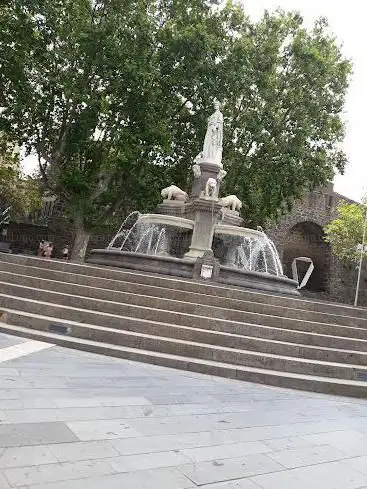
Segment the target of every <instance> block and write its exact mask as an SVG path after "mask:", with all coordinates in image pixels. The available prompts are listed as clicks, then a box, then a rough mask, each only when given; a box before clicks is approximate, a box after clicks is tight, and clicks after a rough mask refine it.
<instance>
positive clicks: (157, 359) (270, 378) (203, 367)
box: [0, 323, 367, 398]
mask: <svg viewBox="0 0 367 489" xmlns="http://www.w3.org/2000/svg"><path fill="white" fill-rule="evenodd" d="M0 331H1V332H3V333H7V334H13V335H17V336H21V337H25V338H32V339H36V340H39V341H45V342H48V343H54V344H57V345H60V346H65V347H68V348H75V349H78V350H84V351H88V352H93V353H99V354H103V355H110V356H114V357H118V358H124V359H129V360H134V361H140V362H144V363H152V364H154V365H160V366H165V367H171V368H178V369H182V370H188V371H193V372H200V373H204V374H210V375H217V376H223V377H227V378H232V379H237V380H242V381H249V382H256V383H261V384H267V385H273V386H278V387H288V388H292V389H301V390H307V391H313V392H322V393H329V394H337V395H346V396H354V397H363V398H365V397H367V382H364V381H355V380H346V379H334V378H330V377H321V376H314V375H305V374H295V373H289V372H282V371H274V370H269V369H265V368H260V369H258V368H253V367H247V366H240V365H233V364H227V363H222V362H217V361H214V360H211V361H209V360H202V359H198V358H190V357H185V356H182V355H172V354H166V353H162V352H152V351H148V350H144V349H142V348H129V347H126V346H120V345H111V344H106V343H100V342H98V341H92V340H86V339H80V338H74V337H73V338H72V337H66V336H62V335H59V334H53V333H49V332H44V331H36V330H32V329H29V328H23V327H20V326H12V325H9V324H4V323H0Z"/></svg>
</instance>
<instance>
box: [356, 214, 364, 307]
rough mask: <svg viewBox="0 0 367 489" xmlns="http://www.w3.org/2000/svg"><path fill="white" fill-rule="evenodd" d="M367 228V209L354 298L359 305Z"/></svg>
mask: <svg viewBox="0 0 367 489" xmlns="http://www.w3.org/2000/svg"><path fill="white" fill-rule="evenodd" d="M366 230H367V211H366V215H365V216H364V225H363V238H362V246H361V256H360V257H359V267H358V278H357V287H356V295H355V298H354V305H355V306H357V303H358V294H359V284H360V282H361V273H362V264H363V253H364V251H365V249H364V248H365V244H364V243H365V241H366Z"/></svg>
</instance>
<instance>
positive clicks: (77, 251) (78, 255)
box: [71, 219, 90, 262]
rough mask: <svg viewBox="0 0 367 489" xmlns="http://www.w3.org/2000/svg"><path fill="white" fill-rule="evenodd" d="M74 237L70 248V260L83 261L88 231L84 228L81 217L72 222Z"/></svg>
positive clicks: (88, 235) (88, 236)
mask: <svg viewBox="0 0 367 489" xmlns="http://www.w3.org/2000/svg"><path fill="white" fill-rule="evenodd" d="M74 230H75V237H74V243H73V247H72V250H71V260H72V261H76V262H84V259H85V254H86V251H87V246H88V242H89V238H90V233H89V232H88V231H87V230H86V229H85V227H84V223H83V221H82V219H76V220H75V223H74Z"/></svg>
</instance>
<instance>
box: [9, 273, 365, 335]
mask: <svg viewBox="0 0 367 489" xmlns="http://www.w3.org/2000/svg"><path fill="white" fill-rule="evenodd" d="M0 291H1V293H2V294H5V295H9V296H14V297H23V298H27V299H32V298H33V297H38V298H41V299H42V301H44V302H50V303H53V304H60V305H65V306H70V307H79V308H82V309H85V310H97V311H100V312H105V313H109V314H116V315H119V316H131V317H138V318H140V319H148V320H149V319H150V320H153V321H160V322H165V323H168V324H179V325H182V326H190V325H194V326H198V327H201V328H204V329H210V328H211V325H212V324H213V323H215V324H216V326H217V328H218V329H219V330H222V328H223V327H224V326H225V325H226V323H227V322H228V321H231V323H232V324H233V326H234V327H236V326H239V325H241V324H243V323H249V324H258V325H262V326H271V327H273V328H283V329H291V330H295V331H306V332H312V333H319V334H324V335H331V336H345V337H348V338H359V339H367V329H365V328H355V327H349V326H340V325H335V324H328V323H316V322H311V321H304V320H300V319H290V318H283V317H279V316H271V315H265V314H258V313H249V312H246V311H239V310H226V309H222V308H216V309H215V310H214V309H213V310H212V312H211V313H210V314H209V316H200V315H198V314H189V313H185V312H178V311H169V310H165V309H157V308H154V307H151V306H150V307H148V306H136V305H134V304H130V303H122V302H114V301H109V300H102V299H97V298H90V297H85V296H81V295H73V294H66V293H62V292H54V291H52V290H44V289H36V288H33V287H27V286H24V285H16V284H10V283H7V282H0ZM189 305H190V307H192V304H189ZM183 306H185V303H184V304H183ZM198 307H199V306H198ZM182 309H183V310H184V307H183V308H182Z"/></svg>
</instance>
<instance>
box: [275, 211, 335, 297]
mask: <svg viewBox="0 0 367 489" xmlns="http://www.w3.org/2000/svg"><path fill="white" fill-rule="evenodd" d="M300 256H306V257H309V258H311V259H312V261H313V263H314V266H315V269H314V271H313V273H312V275H311V277H310V279H309V281H308V283H307V285H306V287H305V289H307V290H309V291H312V292H327V291H328V289H329V275H330V273H329V272H330V260H331V250H330V246H329V245H328V244H327V243H326V242H325V240H324V231H323V229H322V227H321V226H319V225H318V224H316V223H314V222H311V221H305V222H300V223H298V224H296V225H295V226H293V227H292V228H291V229H290V230H289V232H288V235H287V241H286V243H285V247H284V252H283V266H284V272H285V274H286V275H287V276H288V277H291V276H292V262H293V260H294V258H297V257H300ZM302 267H303V268H302ZM307 268H308V265H307V264H302V263H301V264H299V267H298V270H299V275H300V276H301V277H303V275H304V273H305V272H306V269H307Z"/></svg>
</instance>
